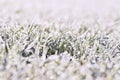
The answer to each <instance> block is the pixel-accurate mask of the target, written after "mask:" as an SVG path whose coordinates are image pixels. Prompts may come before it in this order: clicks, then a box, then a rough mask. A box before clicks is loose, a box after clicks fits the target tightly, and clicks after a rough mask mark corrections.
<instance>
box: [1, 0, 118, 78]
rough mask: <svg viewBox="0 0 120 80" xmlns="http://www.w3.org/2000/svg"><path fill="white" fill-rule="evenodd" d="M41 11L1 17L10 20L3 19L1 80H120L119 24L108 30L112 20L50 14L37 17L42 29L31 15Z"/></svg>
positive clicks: (46, 12) (22, 11) (23, 11)
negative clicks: (109, 21) (108, 22)
mask: <svg viewBox="0 0 120 80" xmlns="http://www.w3.org/2000/svg"><path fill="white" fill-rule="evenodd" d="M5 3H8V2H5ZM5 3H4V4H5ZM16 4H20V3H19V2H16ZM16 4H14V5H12V6H13V7H14V6H15V5H16ZM24 4H25V3H24ZM33 4H34V3H33ZM2 6H3V5H2ZM7 6H9V4H6V7H7ZM6 7H5V9H6ZM13 7H10V8H13ZM13 9H14V8H13ZM35 9H36V8H35ZM35 9H33V11H31V8H30V11H29V9H26V8H25V9H23V10H19V9H17V10H13V12H11V13H10V15H9V14H8V15H7V13H5V14H6V15H4V14H0V16H2V17H3V18H4V17H5V18H6V19H0V23H1V24H0V80H119V79H120V77H119V76H120V36H119V30H118V29H119V28H118V29H117V27H115V26H117V25H119V24H118V23H117V24H114V23H116V22H115V20H114V18H112V23H113V25H111V26H110V27H108V26H107V25H106V24H107V19H106V18H105V19H106V23H101V22H102V21H99V20H98V21H97V20H96V18H94V17H95V16H92V18H91V17H89V16H87V15H86V16H87V19H86V17H84V18H82V19H81V18H79V15H77V16H78V17H75V16H74V15H71V14H70V13H69V14H68V16H70V17H67V16H65V14H63V15H62V14H61V17H59V16H58V15H57V13H56V15H57V16H56V15H55V14H54V15H55V16H51V15H52V10H51V9H47V11H45V12H44V11H40V12H37V13H41V14H40V15H39V17H37V19H39V18H40V19H41V21H40V22H39V20H38V22H39V23H38V22H37V19H36V18H35V20H34V19H32V18H31V16H30V15H26V13H27V11H28V13H29V14H31V15H35V12H34V11H36V10H35ZM73 9H74V8H73ZM25 10H27V11H25ZM37 10H38V9H37ZM11 11H12V10H11ZM16 11H17V12H16ZM50 11H51V15H50V14H49V13H50ZM53 11H54V10H53ZM33 12H34V14H32V13H33ZM68 12H69V11H68ZM1 13H2V12H1ZM37 13H36V15H38V14H37ZM43 13H44V14H43ZM58 13H59V10H58ZM12 15H13V17H11V16H12ZM7 16H8V17H7ZM17 16H21V17H22V16H25V17H22V18H18V19H16V18H17ZM115 18H116V17H115ZM9 19H10V21H9ZM116 20H117V21H119V20H118V19H116ZM89 21H90V22H89ZM104 21H105V20H103V22H104Z"/></svg>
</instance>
